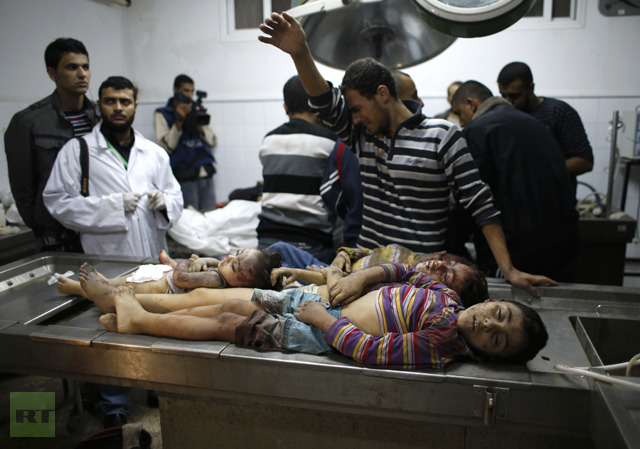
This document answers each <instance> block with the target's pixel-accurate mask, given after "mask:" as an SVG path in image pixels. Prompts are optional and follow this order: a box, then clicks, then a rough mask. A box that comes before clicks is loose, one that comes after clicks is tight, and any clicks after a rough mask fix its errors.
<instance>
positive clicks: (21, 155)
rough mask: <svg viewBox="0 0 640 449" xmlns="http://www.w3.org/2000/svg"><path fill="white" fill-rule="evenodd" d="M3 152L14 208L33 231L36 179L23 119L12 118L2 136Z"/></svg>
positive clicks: (27, 133) (28, 134) (28, 136)
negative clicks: (14, 203) (5, 156)
mask: <svg viewBox="0 0 640 449" xmlns="http://www.w3.org/2000/svg"><path fill="white" fill-rule="evenodd" d="M4 150H5V153H6V154H7V168H8V171H9V183H10V184H11V193H12V194H13V198H14V200H15V202H16V207H17V208H18V211H19V212H20V216H21V217H22V219H23V220H24V222H25V224H26V225H27V226H29V227H30V228H32V229H35V227H36V222H35V217H34V213H35V203H36V195H37V193H38V179H37V176H36V174H35V173H34V172H33V169H32V167H33V160H32V158H33V153H32V151H33V149H32V147H31V135H30V132H29V130H28V129H27V127H26V125H25V123H24V119H23V118H22V117H20V115H18V114H16V115H14V116H13V118H12V119H11V122H10V123H9V127H8V128H7V131H6V133H5V135H4Z"/></svg>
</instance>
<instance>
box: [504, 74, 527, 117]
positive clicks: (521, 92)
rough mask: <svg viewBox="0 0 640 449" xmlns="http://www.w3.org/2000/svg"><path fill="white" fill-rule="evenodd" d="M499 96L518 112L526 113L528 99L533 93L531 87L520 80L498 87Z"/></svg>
mask: <svg viewBox="0 0 640 449" xmlns="http://www.w3.org/2000/svg"><path fill="white" fill-rule="evenodd" d="M498 89H500V95H502V98H504V99H505V100H507V101H508V102H509V103H511V104H512V105H513V107H514V108H516V109H519V110H520V111H525V112H528V111H529V109H530V105H529V98H530V96H531V94H532V93H533V85H532V84H529V85H528V86H527V85H525V84H524V82H523V81H522V80H520V79H517V80H515V81H513V82H512V83H511V84H509V85H508V86H504V85H502V84H499V85H498Z"/></svg>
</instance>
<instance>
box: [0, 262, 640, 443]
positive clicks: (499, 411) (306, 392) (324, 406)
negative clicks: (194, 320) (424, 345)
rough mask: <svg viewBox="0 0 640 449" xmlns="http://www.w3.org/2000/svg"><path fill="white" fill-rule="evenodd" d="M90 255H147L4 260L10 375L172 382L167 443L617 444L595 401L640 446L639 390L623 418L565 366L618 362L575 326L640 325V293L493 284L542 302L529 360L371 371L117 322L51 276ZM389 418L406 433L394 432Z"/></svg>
mask: <svg viewBox="0 0 640 449" xmlns="http://www.w3.org/2000/svg"><path fill="white" fill-rule="evenodd" d="M85 259H89V261H91V262H92V263H94V264H95V266H96V268H97V269H98V270H99V271H101V272H103V273H105V274H106V275H107V276H109V277H112V276H116V275H120V274H124V273H126V272H128V271H131V270H132V269H133V268H134V267H135V266H137V265H138V264H139V263H140V262H142V261H138V260H135V259H124V260H123V259H119V260H117V259H109V258H101V259H96V258H91V257H88V256H82V255H66V256H61V255H48V256H43V257H39V256H35V257H33V258H30V259H25V260H23V261H19V262H16V263H13V264H10V265H7V266H5V267H3V268H1V269H0V371H8V372H17V373H28V374H37V375H46V376H55V377H64V378H70V379H79V380H84V381H94V382H100V383H110V384H117V385H130V386H135V387H140V388H149V389H156V390H159V391H160V392H161V396H160V409H161V417H162V429H163V430H162V432H163V444H164V447H165V448H171V447H200V445H202V447H205V446H206V445H208V444H209V443H211V444H213V442H216V443H218V444H219V447H245V446H250V445H256V444H261V445H263V446H265V444H264V443H265V441H278V442H280V443H278V444H275V443H274V444H266V447H290V445H292V444H304V445H305V447H328V446H329V445H331V446H332V447H347V446H348V447H368V448H372V447H385V448H388V447H425V446H427V444H426V441H427V440H428V441H430V442H431V443H432V444H433V445H434V446H436V447H437V446H440V445H444V444H445V443H446V447H448V448H456V447H464V448H470V447H482V446H481V445H480V444H488V443H490V444H492V445H493V446H495V447H515V446H514V445H515V444H517V445H518V446H519V447H529V446H527V445H526V443H524V442H523V441H524V440H522V438H523V437H522V435H523V434H529V435H533V434H535V440H534V441H535V442H536V443H537V444H538V446H531V447H544V446H545V443H547V445H551V444H557V441H558V439H562V441H563V442H564V444H565V446H564V447H584V446H585V444H587V446H586V447H589V446H588V445H590V444H592V443H591V442H592V441H594V442H597V443H598V446H597V447H608V446H606V445H604V443H602V442H600V441H599V439H598V435H601V434H597V432H595V430H594V426H593V425H592V424H591V420H592V418H593V416H594V415H595V413H596V408H597V409H598V413H607V416H609V417H610V418H611V419H610V420H609V421H610V422H613V423H616V426H617V429H614V428H611V429H609V428H607V430H608V431H611V432H616V434H617V435H620V436H621V440H620V441H629V444H627V446H626V447H629V448H635V447H639V445H640V438H637V439H634V438H626V440H625V438H623V436H624V433H625V432H627V433H628V432H631V435H632V437H633V436H634V435H636V434H637V428H636V429H635V432H636V434H633V431H634V429H628V425H620V424H621V419H617V418H616V416H626V415H624V412H620V410H626V411H627V412H628V413H629V417H630V418H629V419H630V421H628V422H630V423H633V422H636V423H637V419H636V418H633V415H634V413H636V412H634V410H638V409H639V408H640V405H639V404H638V397H637V396H635V397H634V398H632V399H631V400H630V402H629V401H627V402H625V403H622V402H621V401H620V396H619V395H618V394H614V393H611V394H609V395H608V396H606V399H607V403H608V404H614V405H615V406H616V407H617V408H616V407H614V408H615V410H617V412H616V413H618V412H620V413H622V415H620V414H619V413H618V415H616V414H615V413H613V412H612V411H610V412H607V410H613V408H611V407H609V406H607V407H600V406H597V405H594V404H596V403H597V401H595V400H594V397H600V398H603V400H604V398H605V396H604V395H603V394H600V393H599V392H598V391H599V389H601V390H607V389H608V388H609V386H608V385H605V386H602V387H601V386H599V382H594V381H592V380H589V379H585V378H581V377H578V376H571V375H566V374H562V373H559V372H557V371H555V370H554V369H553V366H554V365H555V364H565V365H570V366H590V365H593V364H594V362H593V361H592V359H590V357H588V354H589V353H590V352H594V351H595V352H598V351H600V352H603V353H605V352H606V353H607V355H603V357H605V358H606V357H607V356H609V353H611V352H612V350H611V349H609V347H610V345H607V344H605V342H603V343H602V344H600V345H599V346H598V344H599V343H597V342H596V343H593V342H590V341H589V338H586V339H585V338H582V340H581V337H579V335H578V334H577V333H576V330H575V328H576V326H580V325H581V324H582V323H583V321H584V323H587V324H586V327H587V328H589V327H590V326H591V327H593V326H596V327H597V326H599V324H597V323H600V321H599V320H608V324H609V325H610V326H612V328H613V329H616V328H621V329H622V327H621V326H617V327H616V326H615V324H616V321H615V320H623V321H625V322H627V323H628V322H631V323H630V324H631V325H632V326H631V329H633V328H634V325H635V324H637V326H635V329H640V289H630V288H622V287H610V286H607V287H603V286H594V285H565V286H559V287H543V288H542V289H541V291H542V293H543V297H542V299H532V298H530V297H528V296H527V295H526V293H525V292H523V291H521V290H518V289H514V288H512V287H511V286H509V285H508V284H505V283H501V282H498V281H494V282H491V283H490V292H491V295H492V297H496V298H497V297H504V298H507V299H515V300H519V301H522V302H525V303H528V304H530V305H532V306H533V307H535V308H536V309H537V310H538V311H539V312H540V314H541V316H542V318H543V320H544V321H545V323H546V325H547V328H548V330H549V334H550V340H549V343H548V345H547V347H546V348H545V349H544V350H543V351H541V353H540V354H539V355H538V356H537V357H536V358H535V359H534V360H533V361H531V362H530V363H529V364H528V365H527V367H526V368H524V367H520V366H509V365H497V364H492V363H472V362H465V363H462V362H461V363H457V364H454V365H452V366H451V367H449V368H447V369H445V370H420V371H397V370H389V369H381V368H366V367H363V366H361V365H359V364H357V363H355V362H353V361H351V360H349V359H347V358H346V357H344V356H342V355H339V354H335V355H330V356H312V355H307V354H286V353H281V352H257V351H255V350H252V349H247V348H242V347H237V346H235V345H232V344H227V343H221V342H187V341H181V340H174V339H166V338H156V337H150V336H135V335H120V334H114V333H109V332H105V331H104V329H103V328H102V327H101V326H100V324H99V323H98V321H97V318H98V316H99V313H98V311H97V309H96V308H95V307H93V305H92V304H91V303H90V302H89V301H86V300H82V299H80V298H75V297H67V296H62V295H60V294H59V293H58V292H57V290H56V288H55V285H53V286H49V285H47V283H46V280H47V279H48V278H49V277H50V276H51V274H52V273H53V272H59V273H63V272H64V271H66V270H68V269H70V270H73V271H75V272H77V269H78V266H79V265H80V263H81V262H82V261H83V260H85ZM589 320H592V321H589ZM594 323H595V324H594ZM583 327H584V326H583ZM625 329H627V328H625ZM587 330H588V331H591V330H590V329H587ZM626 332H628V331H626ZM593 333H594V332H593V331H591V334H593ZM587 334H588V335H589V332H587ZM626 335H627V336H628V333H627V334H626ZM615 337H616V338H619V337H621V336H615ZM585 340H586V341H585ZM624 341H625V344H624V345H622V346H623V349H624V350H622V351H619V352H618V353H616V354H614V355H613V356H616V357H617V356H623V355H625V354H626V353H627V352H629V353H633V354H635V353H638V352H640V338H636V339H634V338H628V339H626V340H624ZM585 348H586V349H585ZM625 351H626V352H625ZM634 351H635V352H634ZM633 354H631V355H633ZM629 358H630V356H629ZM616 361H618V362H622V361H624V360H616ZM635 379H637V378H635ZM614 391H615V389H614ZM594 395H595V396H594ZM616 400H617V401H618V402H616ZM491 403H492V404H494V405H493V406H491V407H490V406H489V404H491ZM620 407H622V408H620ZM634 419H635V421H634ZM212 422H215V423H216V425H215V426H212ZM293 422H295V423H296V426H297V427H296V429H297V430H295V431H294V430H293V429H292V428H291V423H293ZM600 422H601V423H602V425H604V423H605V422H607V420H604V419H602V420H601V421H600ZM389 423H393V427H392V428H393V429H394V430H393V431H392V432H391V433H390V435H387V434H388V433H389V432H382V434H384V435H381V430H380V429H385V428H388V426H389V425H390V424H389ZM329 424H330V425H329ZM622 424H624V423H622ZM417 425H419V426H420V429H421V438H417V439H416V436H415V433H416V431H415V429H416V428H415V426H417ZM383 426H384V427H383ZM613 427H615V426H613ZM247 428H251V429H253V430H252V431H250V432H248V431H247ZM422 431H424V432H422ZM427 434H428V435H429V436H428V438H427V436H426V435H427ZM354 435H356V436H357V438H356V437H354ZM354 438H355V439H354ZM425 438H427V440H425ZM521 440H522V441H521ZM230 442H234V446H230V445H228V444H226V443H229V444H230ZM572 444H573V445H574V446H572ZM428 447H430V446H428ZM617 447H625V446H617Z"/></svg>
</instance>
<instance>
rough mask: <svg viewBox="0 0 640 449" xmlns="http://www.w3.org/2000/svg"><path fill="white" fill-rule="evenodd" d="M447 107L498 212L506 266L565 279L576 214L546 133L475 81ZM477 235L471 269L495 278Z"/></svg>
mask: <svg viewBox="0 0 640 449" xmlns="http://www.w3.org/2000/svg"><path fill="white" fill-rule="evenodd" d="M452 110H453V112H455V113H456V114H457V115H458V116H459V117H460V125H461V126H463V127H464V130H463V134H464V136H465V138H466V140H467V144H468V147H469V152H470V153H471V155H472V156H473V159H474V160H475V162H476V164H477V166H478V170H479V171H480V177H481V178H482V180H483V181H484V182H486V183H487V184H488V185H489V187H490V188H491V192H492V193H493V198H494V201H495V205H496V207H497V208H498V209H499V210H500V211H501V212H502V214H501V220H502V228H503V229H504V233H505V237H506V242H507V246H508V248H509V253H510V254H511V258H512V259H513V263H514V264H515V265H517V266H519V267H522V269H523V270H526V271H533V272H536V273H542V274H544V275H546V276H549V277H552V278H554V279H556V280H558V281H564V282H568V281H570V280H571V273H572V271H573V265H574V263H575V260H576V256H577V235H578V232H577V226H578V214H577V211H576V210H575V207H574V199H573V198H574V197H573V189H572V186H571V180H570V178H569V173H568V171H567V166H566V164H565V162H564V157H563V154H562V150H561V149H560V147H559V146H558V143H557V142H556V140H555V139H554V137H553V135H552V134H551V133H550V132H549V130H547V128H546V127H545V126H544V125H543V124H542V123H541V122H539V121H538V120H536V119H535V118H533V117H531V116H530V115H529V114H526V113H524V112H521V111H518V110H517V109H515V108H514V107H512V106H511V105H510V104H509V103H508V102H507V101H506V100H504V99H502V98H500V97H493V96H492V94H491V91H490V90H489V89H488V88H487V87H486V86H484V85H483V84H481V83H478V82H477V81H467V82H465V83H463V84H462V86H460V88H459V89H458V91H457V92H456V93H455V95H454V97H453V101H452ZM476 237H477V238H476V250H477V259H478V266H479V267H480V269H481V270H483V271H485V272H486V273H487V274H488V275H489V276H495V275H496V269H497V264H496V262H495V260H494V259H493V257H492V256H491V252H490V251H489V248H488V247H487V245H486V242H484V241H483V240H482V239H481V237H482V235H481V234H480V233H476Z"/></svg>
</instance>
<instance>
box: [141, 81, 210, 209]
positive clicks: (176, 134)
mask: <svg viewBox="0 0 640 449" xmlns="http://www.w3.org/2000/svg"><path fill="white" fill-rule="evenodd" d="M194 92H195V84H194V82H193V79H192V78H191V77H189V76H187V75H184V74H181V75H178V76H176V78H175V80H174V81H173V97H171V98H169V100H168V101H167V104H166V106H164V107H162V108H158V109H156V112H155V114H154V117H153V126H154V129H155V130H156V139H157V142H158V144H159V145H160V146H161V147H163V148H164V149H165V150H167V153H169V155H170V160H171V168H172V169H173V174H174V175H175V177H176V179H177V180H178V182H179V183H180V187H181V189H182V195H183V198H184V206H185V207H187V206H192V207H194V208H196V209H197V210H207V209H211V208H213V206H214V205H215V203H216V195H215V189H214V185H213V175H214V174H215V173H216V168H215V166H214V163H215V161H216V160H215V158H214V157H213V148H214V147H215V146H216V143H217V139H216V135H215V134H214V133H213V130H212V129H211V126H209V124H208V123H207V124H204V123H199V122H198V121H197V119H196V115H195V114H196V110H195V109H194V107H195V106H194V102H193V99H192V98H193V93H194Z"/></svg>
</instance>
